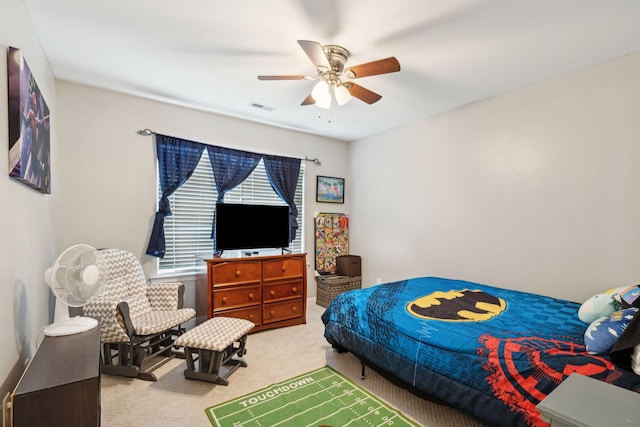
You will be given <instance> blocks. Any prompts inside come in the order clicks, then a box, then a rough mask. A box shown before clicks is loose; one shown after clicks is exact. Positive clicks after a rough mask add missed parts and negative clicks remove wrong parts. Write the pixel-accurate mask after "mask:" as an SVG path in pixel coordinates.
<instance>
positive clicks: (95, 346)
mask: <svg viewBox="0 0 640 427" xmlns="http://www.w3.org/2000/svg"><path fill="white" fill-rule="evenodd" d="M11 402H12V403H11V405H12V412H13V423H12V424H11V425H12V426H14V427H23V426H24V427H40V426H42V427H49V426H78V427H80V426H82V427H89V426H99V425H100V328H94V329H91V330H90V331H87V332H82V333H79V334H74V335H66V336H60V337H45V338H44V340H43V341H42V343H41V344H40V347H38V350H37V351H36V353H35V355H34V356H33V359H32V360H31V362H30V363H29V366H28V367H27V369H26V370H25V372H24V374H23V375H22V378H21V379H20V382H19V383H18V385H17V386H16V388H15V390H14V392H13V394H12V395H11Z"/></svg>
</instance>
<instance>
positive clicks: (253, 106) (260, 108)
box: [249, 102, 276, 111]
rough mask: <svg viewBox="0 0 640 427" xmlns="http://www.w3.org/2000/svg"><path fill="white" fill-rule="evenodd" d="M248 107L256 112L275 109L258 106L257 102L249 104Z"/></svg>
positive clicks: (273, 108)
mask: <svg viewBox="0 0 640 427" xmlns="http://www.w3.org/2000/svg"><path fill="white" fill-rule="evenodd" d="M249 107H252V108H257V109H258V110H264V111H273V110H275V109H276V107H269V106H267V105H262V104H258V103H257V102H252V103H251V104H249Z"/></svg>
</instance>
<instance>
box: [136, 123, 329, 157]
mask: <svg viewBox="0 0 640 427" xmlns="http://www.w3.org/2000/svg"><path fill="white" fill-rule="evenodd" d="M136 133H137V134H138V135H141V136H150V135H156V132H154V131H152V130H151V129H140V130H138V131H136ZM298 158H299V159H300V160H304V161H305V162H313V164H314V165H317V166H320V165H321V164H322V163H321V162H320V159H318V158H317V157H316V158H315V159H310V158H308V157H306V156H305V157H304V158H301V157H298Z"/></svg>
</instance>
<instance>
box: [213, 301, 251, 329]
mask: <svg viewBox="0 0 640 427" xmlns="http://www.w3.org/2000/svg"><path fill="white" fill-rule="evenodd" d="M220 316H224V317H234V318H236V319H245V320H249V321H251V322H253V323H254V324H255V325H256V326H260V325H261V324H262V322H261V320H262V307H261V306H255V307H247V308H236V309H234V310H224V311H216V312H215V316H214V317H220Z"/></svg>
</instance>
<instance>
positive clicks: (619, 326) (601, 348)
mask: <svg viewBox="0 0 640 427" xmlns="http://www.w3.org/2000/svg"><path fill="white" fill-rule="evenodd" d="M637 311H638V309H637V308H635V307H631V308H626V309H624V310H618V311H615V312H613V313H611V314H609V315H607V316H602V317H600V318H598V319H596V320H594V321H593V322H592V323H591V324H590V325H589V327H588V328H587V330H586V331H585V333H584V344H585V346H586V347H587V352H589V354H604V355H609V353H610V352H611V349H612V348H613V345H614V344H615V343H616V341H618V338H620V335H622V333H623V332H624V330H625V329H626V328H627V326H628V325H629V323H630V322H631V320H632V319H633V316H635V314H636V312H637Z"/></svg>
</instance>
